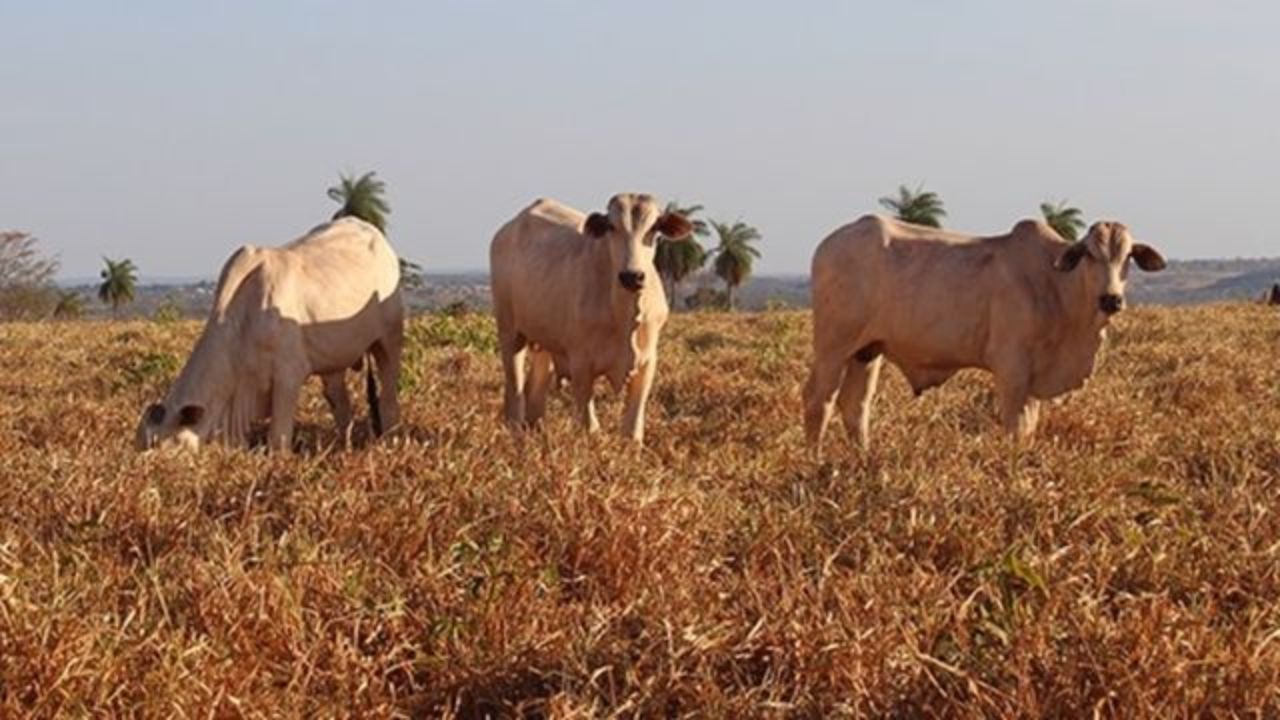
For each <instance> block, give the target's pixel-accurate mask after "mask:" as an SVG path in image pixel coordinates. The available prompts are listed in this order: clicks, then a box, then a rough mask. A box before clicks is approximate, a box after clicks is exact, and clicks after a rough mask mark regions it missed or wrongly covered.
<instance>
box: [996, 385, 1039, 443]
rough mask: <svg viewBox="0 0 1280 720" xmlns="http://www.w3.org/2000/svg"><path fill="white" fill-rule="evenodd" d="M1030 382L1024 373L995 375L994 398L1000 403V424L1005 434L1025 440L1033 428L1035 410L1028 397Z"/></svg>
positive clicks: (1033, 402) (1033, 401) (1031, 400)
mask: <svg viewBox="0 0 1280 720" xmlns="http://www.w3.org/2000/svg"><path fill="white" fill-rule="evenodd" d="M1029 387H1030V382H1029V380H1028V378H1027V374H1026V373H1025V372H1017V371H1013V372H1004V373H997V374H996V396H997V398H998V399H999V402H1000V422H1001V424H1002V425H1003V426H1004V430H1005V432H1007V433H1009V434H1010V435H1017V436H1018V437H1019V438H1026V437H1029V436H1030V435H1031V432H1032V430H1033V429H1034V428H1035V416H1036V414H1037V410H1036V409H1033V408H1034V406H1035V400H1033V399H1031V398H1030V397H1029Z"/></svg>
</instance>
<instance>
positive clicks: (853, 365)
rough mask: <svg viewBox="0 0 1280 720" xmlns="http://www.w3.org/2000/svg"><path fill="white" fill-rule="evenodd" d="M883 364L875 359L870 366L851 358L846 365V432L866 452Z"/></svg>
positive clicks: (842, 396) (843, 385)
mask: <svg viewBox="0 0 1280 720" xmlns="http://www.w3.org/2000/svg"><path fill="white" fill-rule="evenodd" d="M883 362H884V360H883V358H875V359H874V360H872V361H871V362H868V363H864V362H860V361H859V360H858V359H857V358H850V360H849V362H848V363H847V364H846V365H845V371H844V382H842V383H841V384H840V394H839V403H840V415H841V417H842V418H843V419H844V429H845V432H847V433H848V434H849V439H850V440H852V441H854V442H856V443H858V445H860V446H861V447H862V448H863V449H866V448H867V447H869V443H870V438H871V403H872V402H873V401H874V400H875V396H876V384H877V383H878V382H879V379H880V365H881V363H883Z"/></svg>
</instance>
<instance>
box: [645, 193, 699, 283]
mask: <svg viewBox="0 0 1280 720" xmlns="http://www.w3.org/2000/svg"><path fill="white" fill-rule="evenodd" d="M665 212H669V213H676V214H678V215H683V216H684V217H685V218H687V219H688V220H689V222H690V223H692V224H693V234H692V235H691V236H689V237H688V238H686V239H684V240H675V241H673V240H668V239H667V238H665V237H664V238H661V239H659V241H658V252H657V254H656V255H654V258H653V264H654V266H655V267H657V269H658V275H660V276H661V277H662V282H663V284H665V285H666V286H667V288H668V293H667V295H668V296H669V297H670V299H671V306H672V307H675V306H676V290H678V289H679V287H680V283H681V282H683V281H684V279H685V278H687V277H689V276H690V275H692V274H694V273H695V272H697V271H698V270H700V269H702V266H703V265H706V264H707V250H706V248H704V247H702V244H701V243H699V242H698V241H697V240H695V239H694V238H699V237H707V236H708V235H710V234H711V229H710V228H709V227H708V226H707V221H706V220H703V219H701V218H695V217H694V216H695V215H697V214H699V213H701V212H702V206H701V205H690V206H689V207H680V205H679V204H678V203H675V202H669V203H667V208H666V210H665Z"/></svg>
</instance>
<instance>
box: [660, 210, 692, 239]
mask: <svg viewBox="0 0 1280 720" xmlns="http://www.w3.org/2000/svg"><path fill="white" fill-rule="evenodd" d="M653 227H654V229H656V230H657V231H658V234H660V235H662V236H663V237H665V238H666V239H668V240H683V239H685V238H687V237H689V235H690V234H691V233H692V232H693V223H691V222H689V219H688V218H686V217H685V216H683V215H681V214H680V213H663V214H662V217H660V218H658V222H657V223H656V224H655V225H654V226H653Z"/></svg>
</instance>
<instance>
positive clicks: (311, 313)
mask: <svg viewBox="0 0 1280 720" xmlns="http://www.w3.org/2000/svg"><path fill="white" fill-rule="evenodd" d="M399 283H400V267H399V260H398V259H397V257H396V253H395V251H394V250H392V249H391V245H390V244H388V243H387V240H386V238H385V237H383V235H382V233H381V232H379V231H378V229H377V228H375V227H374V226H372V225H370V224H368V223H366V222H363V221H361V220H358V219H355V218H344V219H341V220H336V221H334V222H332V223H329V224H327V225H321V226H320V227H317V228H315V229H314V230H312V231H311V232H310V233H308V234H307V235H306V236H304V237H302V238H299V239H298V240H295V241H293V242H291V243H289V244H288V245H285V246H283V247H280V248H256V247H253V246H248V245H246V246H245V247H242V248H240V249H239V250H237V251H236V252H235V254H233V255H232V256H231V259H229V260H228V261H227V263H226V265H224V266H223V268H222V275H221V277H220V278H219V279H218V289H217V293H216V297H215V301H214V306H213V311H212V312H211V313H210V315H209V320H208V322H207V323H206V324H205V328H204V332H203V333H202V334H201V335H200V339H199V340H197V341H196V346H195V349H194V350H192V352H191V357H190V358H189V359H188V360H187V363H186V365H185V366H184V367H183V368H182V372H181V373H180V374H179V375H178V379H177V380H176V381H175V382H174V383H173V386H172V387H171V388H170V389H169V393H168V396H167V397H166V398H165V400H164V402H161V403H156V404H154V405H152V406H150V407H149V408H148V409H147V411H146V412H145V413H144V414H143V417H142V420H141V422H140V423H139V426H138V433H137V445H138V447H139V449H147V448H151V447H154V446H156V445H159V444H163V443H168V442H176V443H178V444H180V445H183V446H187V447H190V448H193V449H194V448H198V447H199V446H200V445H201V444H202V443H207V442H209V441H211V440H219V441H222V442H226V443H228V444H233V445H244V444H246V443H247V437H248V430H249V426H250V424H251V423H252V422H254V421H256V420H260V419H263V418H266V417H268V416H269V417H270V418H271V424H270V430H269V435H268V441H269V443H270V445H271V446H272V447H273V448H277V449H285V450H287V449H289V448H290V446H291V443H292V437H293V425H294V414H295V412H296V410H297V404H298V396H299V393H300V392H301V390H302V385H303V383H304V382H305V381H306V379H307V377H309V376H311V375H319V376H321V378H322V379H323V381H324V392H325V398H326V399H327V400H328V402H329V404H330V407H331V408H332V409H333V414H334V418H335V419H336V420H337V424H338V429H339V431H340V432H342V433H343V434H344V435H345V434H346V432H347V431H348V429H349V427H350V424H351V401H350V398H349V397H348V395H347V389H346V384H345V382H344V380H343V378H344V374H345V371H346V370H347V369H348V368H351V367H356V368H359V366H360V364H361V362H362V360H363V359H364V358H365V356H366V355H370V356H372V359H373V360H374V361H376V363H377V371H378V376H379V380H380V381H381V385H382V393H381V397H380V398H378V397H376V388H375V383H374V380H373V366H372V364H370V366H369V370H368V372H369V376H368V378H367V383H368V389H369V394H370V413H371V415H372V416H373V420H374V430H375V432H381V431H382V430H383V429H390V428H391V427H393V426H394V425H395V424H396V423H397V421H398V417H399V404H398V402H397V399H396V382H397V379H398V377H399V373H400V351H401V345H402V339H403V331H404V308H403V304H402V301H401V296H400V290H399V287H398V286H399Z"/></svg>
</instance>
